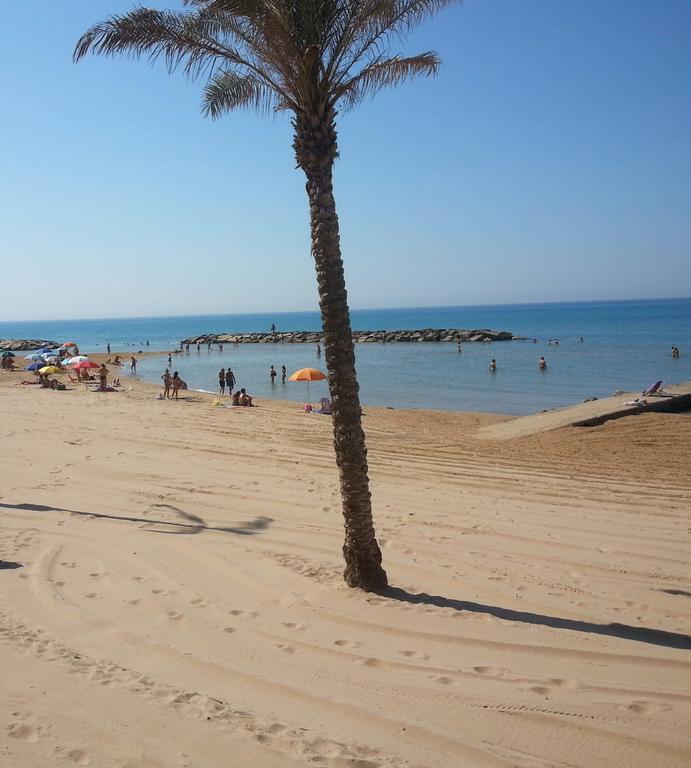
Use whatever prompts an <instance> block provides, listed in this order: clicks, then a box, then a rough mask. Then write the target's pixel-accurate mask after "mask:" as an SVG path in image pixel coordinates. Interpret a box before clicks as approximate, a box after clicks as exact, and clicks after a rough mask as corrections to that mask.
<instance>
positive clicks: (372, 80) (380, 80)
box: [333, 51, 441, 109]
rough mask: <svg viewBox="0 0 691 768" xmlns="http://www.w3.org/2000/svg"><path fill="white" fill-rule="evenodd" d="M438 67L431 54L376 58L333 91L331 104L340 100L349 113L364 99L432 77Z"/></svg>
mask: <svg viewBox="0 0 691 768" xmlns="http://www.w3.org/2000/svg"><path fill="white" fill-rule="evenodd" d="M440 66H441V60H440V59H439V56H437V54H436V53H434V52H432V51H427V52H426V53H421V54H418V55H417V56H411V57H408V58H402V57H400V56H394V57H393V58H390V59H380V58H377V59H375V60H374V61H373V62H371V63H370V64H368V65H367V66H366V67H364V68H363V69H362V70H360V72H359V73H358V74H357V75H355V76H354V77H352V78H351V79H350V80H347V81H346V82H345V83H344V84H343V85H341V86H340V87H339V88H338V89H337V90H336V92H335V93H334V94H333V100H334V101H333V103H334V104H335V103H336V102H337V101H338V100H341V99H342V100H343V104H344V106H345V107H346V109H352V108H353V107H354V106H355V105H356V104H358V103H359V102H360V101H362V100H363V99H364V98H366V97H367V96H374V95H375V94H376V93H377V92H378V91H380V90H382V89H383V88H389V87H392V86H395V85H399V84H400V83H402V82H404V81H406V80H412V79H413V78H416V77H424V76H430V75H436V74H437V72H438V71H439V67H440Z"/></svg>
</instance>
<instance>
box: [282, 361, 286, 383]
mask: <svg viewBox="0 0 691 768" xmlns="http://www.w3.org/2000/svg"><path fill="white" fill-rule="evenodd" d="M286 373H287V371H286V367H285V365H282V366H281V384H285V383H286Z"/></svg>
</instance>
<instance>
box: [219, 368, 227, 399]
mask: <svg viewBox="0 0 691 768" xmlns="http://www.w3.org/2000/svg"><path fill="white" fill-rule="evenodd" d="M225 393H226V369H225V368H221V370H220V371H219V372H218V394H219V395H225Z"/></svg>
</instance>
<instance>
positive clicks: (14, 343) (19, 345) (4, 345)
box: [0, 339, 59, 352]
mask: <svg viewBox="0 0 691 768" xmlns="http://www.w3.org/2000/svg"><path fill="white" fill-rule="evenodd" d="M58 346H59V345H58V344H57V342H55V341H46V340H45V339H43V340H40V339H0V349H2V350H8V351H9V352H29V351H31V350H32V349H41V348H43V347H47V348H48V349H56V348H57V347H58Z"/></svg>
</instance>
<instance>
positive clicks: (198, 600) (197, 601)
mask: <svg viewBox="0 0 691 768" xmlns="http://www.w3.org/2000/svg"><path fill="white" fill-rule="evenodd" d="M190 605H194V606H196V607H197V608H206V607H207V605H208V603H207V602H206V600H204V598H203V597H195V598H194V600H190Z"/></svg>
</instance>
